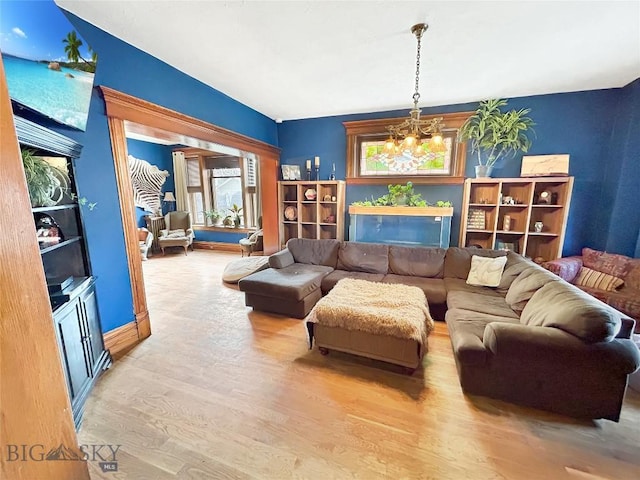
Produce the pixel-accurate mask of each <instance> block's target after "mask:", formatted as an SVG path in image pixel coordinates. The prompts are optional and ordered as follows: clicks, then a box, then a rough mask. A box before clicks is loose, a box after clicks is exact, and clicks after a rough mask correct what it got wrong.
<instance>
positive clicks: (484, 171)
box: [475, 165, 493, 178]
mask: <svg viewBox="0 0 640 480" xmlns="http://www.w3.org/2000/svg"><path fill="white" fill-rule="evenodd" d="M475 169H476V178H483V177H490V176H491V172H492V171H493V165H492V166H487V165H476V166H475Z"/></svg>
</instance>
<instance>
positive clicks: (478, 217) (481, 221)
mask: <svg viewBox="0 0 640 480" xmlns="http://www.w3.org/2000/svg"><path fill="white" fill-rule="evenodd" d="M486 217H487V215H486V212H485V211H484V210H483V209H482V208H470V209H469V216H468V217H467V228H468V229H470V230H484V229H485V228H487V227H486Z"/></svg>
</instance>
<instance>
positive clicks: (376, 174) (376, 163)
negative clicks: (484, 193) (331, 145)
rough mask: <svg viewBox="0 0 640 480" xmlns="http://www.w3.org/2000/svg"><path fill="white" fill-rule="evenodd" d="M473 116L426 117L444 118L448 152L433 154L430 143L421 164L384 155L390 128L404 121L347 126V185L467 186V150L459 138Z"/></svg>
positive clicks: (388, 120) (454, 114)
mask: <svg viewBox="0 0 640 480" xmlns="http://www.w3.org/2000/svg"><path fill="white" fill-rule="evenodd" d="M470 114H471V113H470V112H462V113H449V114H442V115H424V116H423V117H422V118H425V119H426V118H430V117H442V119H443V123H444V129H443V132H442V133H443V136H444V142H445V147H446V149H445V151H444V152H432V151H431V150H430V148H429V145H428V143H426V144H425V145H424V147H423V148H424V153H425V155H424V157H423V158H422V159H420V160H416V159H414V158H409V157H405V156H403V155H398V156H397V157H394V158H388V156H387V155H385V154H384V153H382V148H383V146H384V143H385V140H386V139H387V138H388V137H389V133H388V132H387V130H386V127H387V126H389V125H393V124H394V123H399V122H400V121H402V119H399V118H395V119H394V118H390V119H389V118H386V119H378V120H359V121H355V122H344V123H343V125H344V127H345V129H346V134H347V183H352V184H353V183H356V184H376V183H378V184H388V183H391V182H398V183H404V182H406V181H408V180H410V181H412V182H413V183H416V184H420V183H423V184H426V183H441V184H455V183H463V182H464V166H465V158H466V146H465V145H464V144H458V141H457V135H458V129H459V128H460V127H461V126H462V124H463V123H464V121H465V120H466V119H467V118H468V117H469V115H470Z"/></svg>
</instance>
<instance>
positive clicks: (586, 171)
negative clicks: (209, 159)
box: [278, 89, 621, 255]
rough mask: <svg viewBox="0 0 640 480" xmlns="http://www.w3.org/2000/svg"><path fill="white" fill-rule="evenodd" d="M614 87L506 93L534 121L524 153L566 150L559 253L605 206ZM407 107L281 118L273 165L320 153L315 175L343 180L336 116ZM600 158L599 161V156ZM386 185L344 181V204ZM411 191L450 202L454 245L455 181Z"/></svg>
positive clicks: (516, 172) (507, 170)
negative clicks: (568, 198)
mask: <svg viewBox="0 0 640 480" xmlns="http://www.w3.org/2000/svg"><path fill="white" fill-rule="evenodd" d="M620 95H621V91H620V89H610V90H596V91H589V92H577V93H565V94H555V95H539V96H533V97H521V98H514V99H511V100H510V101H509V106H508V108H510V109H511V108H516V109H519V108H531V110H532V111H531V114H530V115H531V117H532V118H533V119H534V121H535V122H536V124H537V125H536V127H535V131H536V138H535V139H534V142H533V146H532V149H531V151H530V152H529V154H531V155H542V154H550V153H569V154H570V155H571V160H570V174H571V175H573V176H575V184H574V193H573V199H572V204H571V210H570V215H569V222H568V225H567V235H566V238H565V255H571V254H574V253H578V252H579V251H580V249H581V248H582V247H583V246H584V245H586V244H590V243H592V242H591V241H590V239H591V234H592V229H593V228H594V227H597V228H601V229H602V224H600V223H596V221H595V218H596V217H597V216H596V215H594V210H595V211H604V212H608V211H609V210H608V208H606V207H604V206H603V205H601V204H599V202H598V201H597V194H598V193H599V192H600V184H601V182H602V174H603V173H604V168H603V156H606V155H607V152H608V149H609V141H610V137H611V131H610V128H609V125H610V123H609V122H610V121H611V118H612V116H613V115H614V112H615V110H616V108H617V105H618V99H619V97H620ZM476 107H477V104H476V103H473V104H461V105H448V106H443V107H432V108H424V109H423V114H432V113H450V112H459V111H469V110H474V109H475V108H476ZM406 115H408V109H407V110H399V111H391V112H377V113H368V114H358V115H344V116H336V117H324V118H313V119H305V120H295V121H288V122H284V123H282V124H280V125H278V139H279V143H280V147H281V148H282V153H281V157H280V158H281V163H282V164H297V165H300V167H301V170H302V171H303V172H304V169H305V166H304V161H305V159H307V158H313V157H314V156H316V155H319V156H320V159H321V161H320V177H321V178H328V176H329V174H330V173H331V164H332V163H333V162H335V164H336V177H337V179H338V180H340V179H344V178H345V172H346V167H345V155H346V148H347V145H346V136H345V130H344V126H343V125H342V122H344V121H353V120H364V119H370V118H388V117H403V116H406ZM604 163H606V162H604ZM520 164H521V156H518V157H516V158H513V159H511V160H507V161H500V162H498V163H497V164H496V166H495V168H494V173H493V176H494V177H518V176H520ZM475 165H476V159H475V157H474V156H473V155H471V152H467V165H466V172H465V175H466V176H467V177H473V176H474V169H473V167H474V166H475ZM386 190H387V188H386V185H353V186H348V187H347V199H346V200H347V204H349V203H351V202H353V201H356V200H364V199H365V198H368V197H370V196H371V195H373V196H374V197H377V196H380V195H382V194H383V193H385V192H386ZM416 191H417V192H418V193H421V194H422V196H423V197H424V198H425V199H426V200H427V201H429V202H432V203H434V202H436V201H437V200H449V201H451V202H453V204H454V211H455V215H454V218H453V222H452V232H451V244H452V245H457V243H458V236H459V231H460V209H461V206H462V191H463V189H462V186H457V185H454V186H446V185H443V186H417V187H416Z"/></svg>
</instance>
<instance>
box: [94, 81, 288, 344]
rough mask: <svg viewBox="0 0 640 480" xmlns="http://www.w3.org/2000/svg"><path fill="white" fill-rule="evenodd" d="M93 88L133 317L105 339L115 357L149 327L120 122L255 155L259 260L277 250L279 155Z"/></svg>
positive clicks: (274, 149) (124, 96)
mask: <svg viewBox="0 0 640 480" xmlns="http://www.w3.org/2000/svg"><path fill="white" fill-rule="evenodd" d="M98 88H99V90H100V92H101V93H102V97H103V98H104V102H105V107H106V114H107V119H108V124H109V135H110V137H111V150H112V153H113V162H114V165H115V171H116V183H117V188H118V197H119V201H120V211H121V216H122V228H123V230H124V238H125V249H126V254H127V264H128V266H129V279H130V281H131V292H132V294H133V309H134V315H135V325H133V326H132V325H130V324H127V325H123V326H122V327H119V328H117V329H116V330H113V331H112V332H108V333H107V334H106V335H105V344H106V346H107V348H109V349H110V350H111V353H112V354H117V353H118V351H121V350H124V349H126V348H129V347H130V346H131V345H134V344H135V343H137V342H138V341H140V340H142V339H144V338H146V337H148V336H149V335H151V322H150V319H149V310H148V307H147V298H146V293H145V288H144V277H143V275H142V258H141V256H140V248H139V246H138V236H137V231H136V229H137V222H136V215H135V206H134V200H133V189H132V186H131V177H130V175H129V163H128V160H127V138H126V135H125V121H128V122H132V123H136V124H139V125H145V126H147V127H150V128H152V129H158V130H164V131H166V132H172V133H176V134H180V135H184V136H187V137H192V138H195V139H198V140H204V141H208V142H213V143H218V144H221V145H226V146H229V147H234V148H237V149H239V150H243V151H246V152H252V153H254V154H256V155H258V158H259V159H260V162H259V171H260V196H261V202H262V216H263V231H264V237H263V241H264V253H265V255H268V254H271V253H275V252H276V251H277V250H278V249H279V246H278V242H279V240H278V210H277V181H278V165H279V163H280V149H279V148H277V147H274V146H272V145H269V144H267V143H264V142H261V141H259V140H256V139H254V138H251V137H247V136H245V135H241V134H239V133H236V132H232V131H231V130H227V129H224V128H222V127H218V126H216V125H213V124H211V123H208V122H204V121H202V120H199V119H197V118H194V117H190V116H188V115H184V114H182V113H179V112H176V111H174V110H171V109H168V108H165V107H161V106H159V105H156V104H154V103H151V102H147V101H146V100H142V99H139V98H136V97H133V96H131V95H128V94H126V93H122V92H118V91H117V90H113V89H111V88H109V87H105V86H99V87H98Z"/></svg>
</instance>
